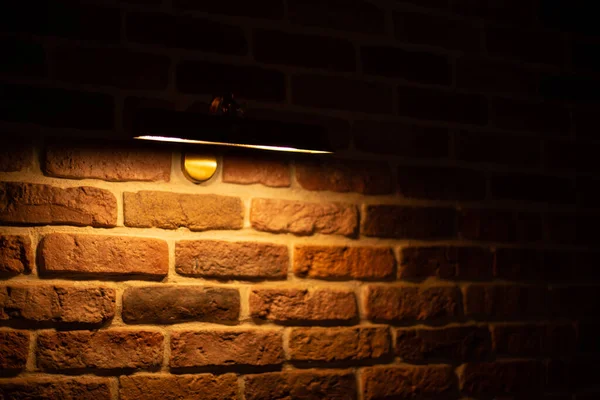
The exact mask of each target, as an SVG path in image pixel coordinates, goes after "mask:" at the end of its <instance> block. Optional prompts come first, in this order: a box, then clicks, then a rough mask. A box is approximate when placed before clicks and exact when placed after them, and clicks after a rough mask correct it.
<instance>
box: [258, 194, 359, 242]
mask: <svg viewBox="0 0 600 400" xmlns="http://www.w3.org/2000/svg"><path fill="white" fill-rule="evenodd" d="M250 223H251V224H252V227H253V228H254V229H256V230H259V231H264V232H271V233H292V234H294V235H299V236H306V235H312V234H315V233H322V234H325V235H343V236H354V234H355V232H356V229H357V224H358V210H357V209H356V207H355V206H354V205H351V204H344V203H304V202H300V201H292V200H275V199H252V205H251V208H250Z"/></svg>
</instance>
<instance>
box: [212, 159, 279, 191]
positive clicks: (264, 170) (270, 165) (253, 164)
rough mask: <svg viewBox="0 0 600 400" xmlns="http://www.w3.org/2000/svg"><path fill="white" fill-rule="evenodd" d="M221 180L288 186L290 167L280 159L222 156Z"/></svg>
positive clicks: (243, 183) (246, 183)
mask: <svg viewBox="0 0 600 400" xmlns="http://www.w3.org/2000/svg"><path fill="white" fill-rule="evenodd" d="M223 182H226V183H238V184H242V185H250V184H254V183H260V184H262V185H265V186H270V187H289V186H290V184H291V180H290V168H289V165H288V163H287V162H286V161H284V160H281V159H275V158H272V159H270V158H266V157H261V158H260V159H256V158H252V157H240V156H237V157H236V156H225V157H223Z"/></svg>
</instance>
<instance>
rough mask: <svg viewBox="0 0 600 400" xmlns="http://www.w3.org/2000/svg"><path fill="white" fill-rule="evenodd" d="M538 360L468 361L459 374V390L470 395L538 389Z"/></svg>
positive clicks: (536, 390) (539, 381)
mask: <svg viewBox="0 0 600 400" xmlns="http://www.w3.org/2000/svg"><path fill="white" fill-rule="evenodd" d="M541 374H542V370H541V365H540V364H539V363H538V362H537V361H529V360H520V361H497V362H493V363H470V364H466V365H465V366H464V369H463V370H462V371H461V372H460V373H459V380H460V388H461V391H463V392H464V393H467V394H470V395H479V394H483V393H485V394H497V395H502V394H509V393H523V392H525V393H527V392H533V393H535V392H539V391H540V389H541V378H542V375H541Z"/></svg>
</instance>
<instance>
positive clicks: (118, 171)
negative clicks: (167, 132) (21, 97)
mask: <svg viewBox="0 0 600 400" xmlns="http://www.w3.org/2000/svg"><path fill="white" fill-rule="evenodd" d="M42 168H43V169H44V173H45V174H47V175H50V176H57V177H60V178H71V179H86V178H89V179H103V180H105V181H117V182H120V181H166V182H168V181H169V178H170V176H171V154H170V152H167V151H160V150H156V149H152V148H150V147H144V146H133V145H127V144H120V143H116V142H114V143H110V142H109V143H107V142H106V141H104V142H93V141H86V142H73V141H70V142H69V143H66V142H62V143H52V144H49V145H48V146H47V147H46V150H45V156H44V164H43V167H42Z"/></svg>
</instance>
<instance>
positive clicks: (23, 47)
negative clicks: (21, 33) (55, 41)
mask: <svg viewBox="0 0 600 400" xmlns="http://www.w3.org/2000/svg"><path fill="white" fill-rule="evenodd" d="M0 46H1V47H2V52H3V55H4V57H5V60H6V61H5V62H3V63H2V65H0V75H2V76H25V77H45V76H46V75H47V74H48V64H47V61H46V53H45V51H44V47H43V46H42V45H41V44H40V43H37V42H35V41H33V40H30V39H24V38H17V37H3V38H0Z"/></svg>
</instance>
